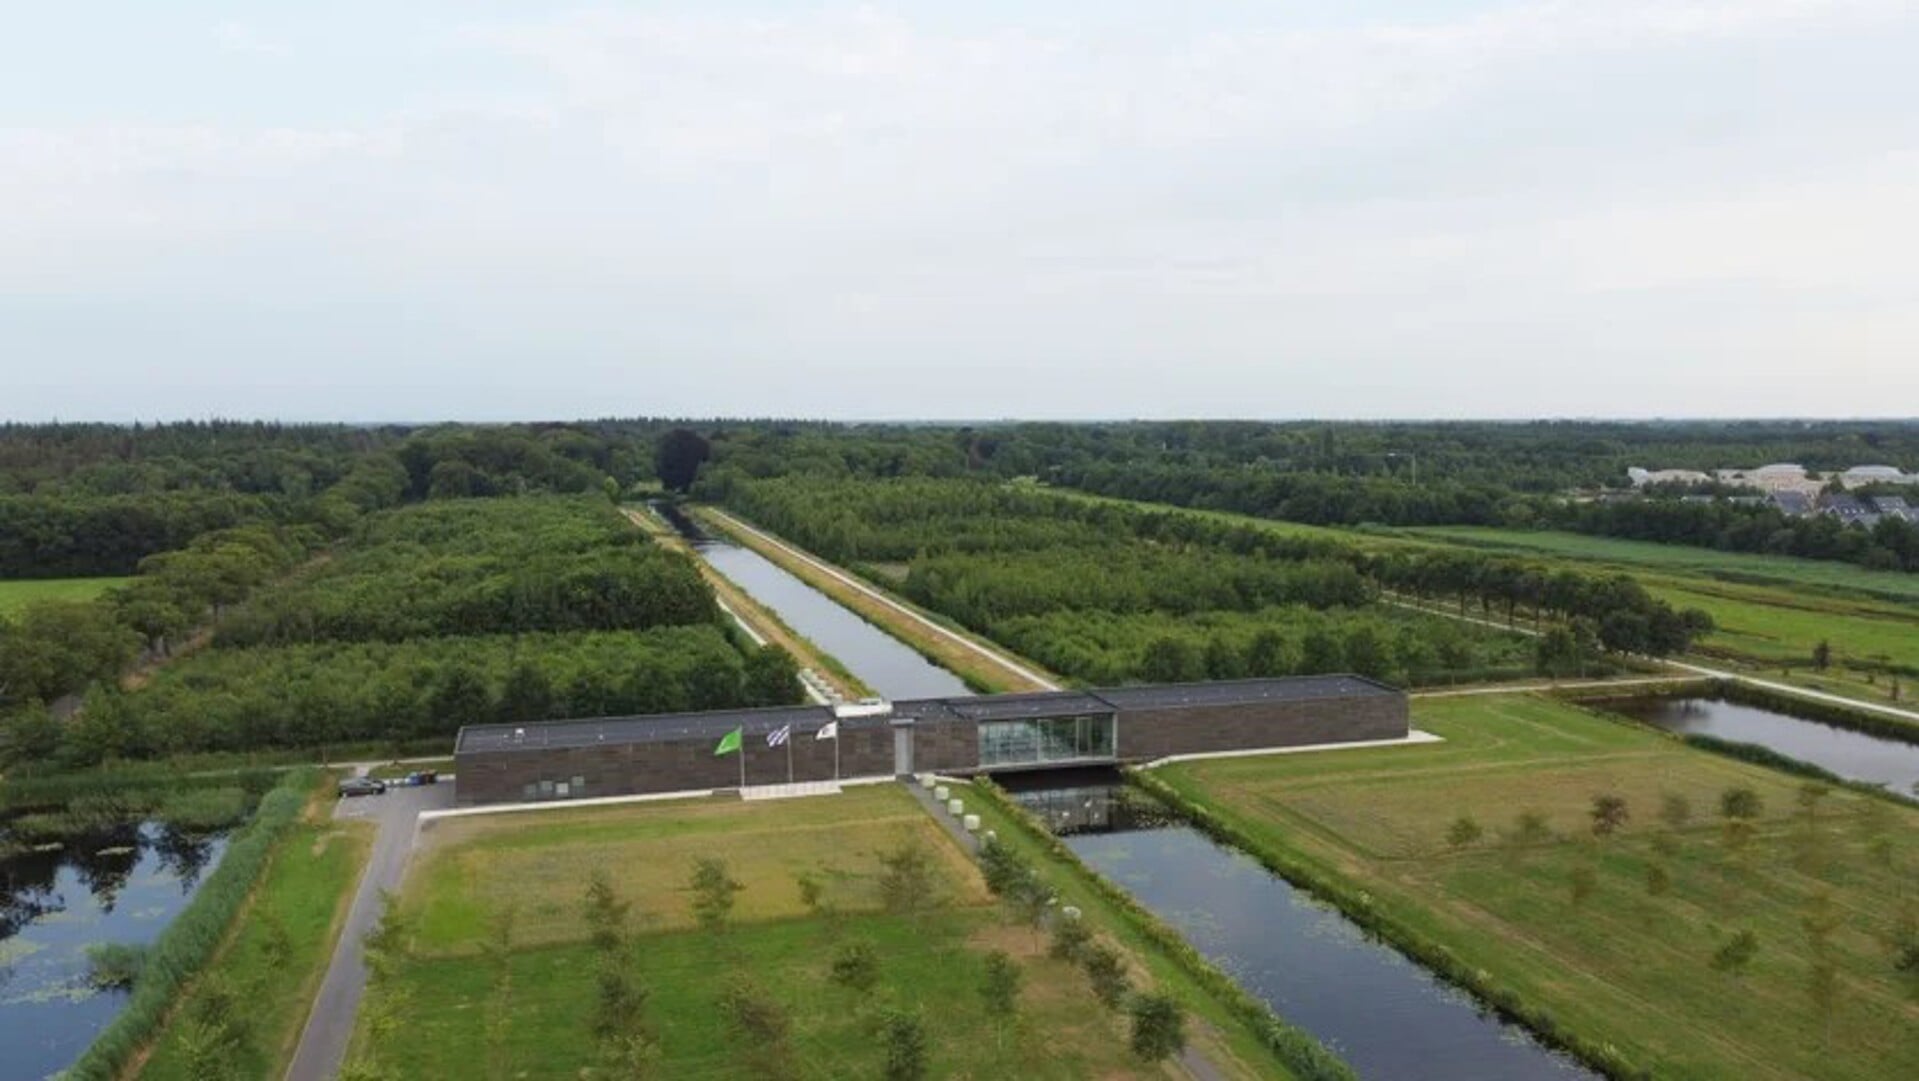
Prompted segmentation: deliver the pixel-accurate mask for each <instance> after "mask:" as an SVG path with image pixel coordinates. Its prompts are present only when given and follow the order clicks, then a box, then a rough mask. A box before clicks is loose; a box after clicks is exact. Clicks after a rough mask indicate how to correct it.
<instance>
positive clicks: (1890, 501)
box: [1870, 495, 1919, 522]
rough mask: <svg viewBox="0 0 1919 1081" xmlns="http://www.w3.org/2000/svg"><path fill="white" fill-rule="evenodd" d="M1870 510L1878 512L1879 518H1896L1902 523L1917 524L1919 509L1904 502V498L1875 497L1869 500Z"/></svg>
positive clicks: (1890, 496)
mask: <svg viewBox="0 0 1919 1081" xmlns="http://www.w3.org/2000/svg"><path fill="white" fill-rule="evenodd" d="M1870 502H1871V503H1872V509H1873V510H1876V511H1878V512H1879V516H1880V517H1881V518H1897V519H1899V520H1900V521H1902V522H1919V507H1915V506H1913V505H1912V504H1910V503H1908V502H1906V500H1905V497H1904V496H1896V495H1876V496H1872V497H1871V499H1870Z"/></svg>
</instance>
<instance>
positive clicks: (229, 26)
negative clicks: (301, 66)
mask: <svg viewBox="0 0 1919 1081" xmlns="http://www.w3.org/2000/svg"><path fill="white" fill-rule="evenodd" d="M213 43H214V44H215V45H216V46H218V47H219V49H220V51H222V52H229V53H240V54H242V55H246V56H280V55H283V54H285V53H286V51H287V49H286V46H285V45H283V44H281V43H280V42H277V41H272V40H269V39H268V38H266V37H264V36H262V35H261V34H260V33H259V32H258V31H256V30H253V29H252V28H250V27H247V26H244V25H242V24H240V23H237V22H232V21H228V22H223V23H219V24H218V25H216V26H214V28H213Z"/></svg>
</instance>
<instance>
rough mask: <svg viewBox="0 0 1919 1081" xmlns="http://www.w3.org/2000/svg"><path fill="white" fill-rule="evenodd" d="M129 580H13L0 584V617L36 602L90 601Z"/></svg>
mask: <svg viewBox="0 0 1919 1081" xmlns="http://www.w3.org/2000/svg"><path fill="white" fill-rule="evenodd" d="M130 581H132V579H131V578H13V579H8V580H6V581H0V616H9V615H12V614H13V613H15V612H18V611H19V610H20V609H22V608H25V607H26V606H27V605H29V604H32V603H34V602H35V601H85V600H92V599H93V598H95V597H97V596H99V595H100V594H102V593H104V592H106V591H107V590H109V589H113V588H115V587H118V586H123V585H125V584H127V583H128V582H130Z"/></svg>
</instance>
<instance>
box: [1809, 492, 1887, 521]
mask: <svg viewBox="0 0 1919 1081" xmlns="http://www.w3.org/2000/svg"><path fill="white" fill-rule="evenodd" d="M1819 513H1821V514H1830V515H1832V516H1833V517H1834V518H1837V519H1839V520H1840V521H1842V522H1844V523H1846V524H1847V525H1864V526H1869V525H1872V524H1873V523H1874V522H1877V521H1878V520H1879V515H1878V513H1877V512H1876V511H1874V510H1873V509H1872V508H1871V507H1869V506H1867V505H1866V504H1865V503H1864V502H1863V501H1861V500H1860V499H1859V497H1858V496H1851V495H1828V496H1822V497H1820V499H1819Z"/></svg>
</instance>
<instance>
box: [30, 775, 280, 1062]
mask: <svg viewBox="0 0 1919 1081" xmlns="http://www.w3.org/2000/svg"><path fill="white" fill-rule="evenodd" d="M315 778H316V774H315V772H314V771H313V770H311V769H300V770H294V771H292V772H290V773H288V774H287V775H286V776H285V777H284V778H282V779H281V781H280V784H279V785H278V786H277V787H275V788H274V789H273V791H271V792H268V793H267V794H266V797H265V798H264V799H262V800H261V801H260V809H259V810H258V811H257V812H256V813H255V814H254V816H253V820H252V821H251V822H248V823H247V824H246V825H245V826H243V827H241V828H240V830H239V832H237V833H235V834H234V836H233V839H232V841H231V842H230V843H229V844H228V845H227V850H226V855H225V856H223V857H222V858H221V860H220V866H219V867H217V868H215V869H214V871H213V873H212V874H211V875H208V876H207V880H206V883H205V884H204V885H202V886H201V887H200V892H199V893H197V894H195V895H194V897H193V900H192V902H190V903H189V904H188V905H187V907H186V908H184V909H182V910H181V912H180V914H179V915H178V916H176V917H174V920H173V922H172V923H171V924H169V925H167V929H166V930H164V931H162V932H160V937H159V938H158V939H156V940H154V943H153V945H152V946H150V947H148V949H147V955H146V963H145V966H144V967H143V968H142V969H141V971H140V976H139V979H137V980H136V981H135V982H134V985H133V996H132V998H131V1000H130V1001H129V1002H128V1003H127V1006H126V1009H124V1010H122V1011H120V1015H119V1016H118V1017H115V1018H114V1019H113V1022H112V1023H111V1024H109V1025H108V1026H107V1027H106V1028H105V1029H104V1030H102V1031H101V1033H100V1035H99V1036H97V1037H95V1038H94V1041H93V1044H92V1046H90V1047H88V1048H87V1050H86V1053H85V1054H82V1055H81V1056H80V1058H79V1060H78V1061H77V1062H75V1063H74V1064H73V1065H72V1066H70V1067H68V1068H67V1071H66V1073H65V1074H63V1075H62V1076H63V1077H65V1078H67V1079H68V1081H112V1079H113V1078H115V1077H117V1076H119V1074H120V1072H121V1071H122V1070H124V1069H126V1066H127V1064H128V1063H129V1062H131V1061H132V1060H133V1057H134V1055H136V1054H137V1053H138V1052H139V1051H140V1049H141V1048H142V1047H145V1046H146V1045H147V1043H148V1042H149V1041H151V1040H152V1039H153V1038H154V1036H155V1035H156V1034H157V1033H158V1032H159V1029H160V1026H161V1024H162V1022H164V1021H165V1020H166V1016H167V1011H168V1010H169V1009H170V1008H171V1007H172V1006H173V1004H174V1002H175V1001H176V1000H177V999H178V998H179V996H180V994H181V991H182V990H183V989H184V988H185V987H186V985H187V984H188V983H189V982H190V981H191V980H192V979H193V978H194V977H195V976H197V975H198V974H199V972H200V970H201V968H203V967H204V966H205V965H206V963H207V962H208V961H209V960H211V959H212V957H213V954H214V951H215V950H217V949H218V948H219V945H220V943H221V941H222V940H223V939H225V938H226V934H227V929H228V927H229V926H230V925H231V924H232V923H233V920H234V917H235V916H237V915H238V914H239V912H240V908H241V906H243V905H244V904H245V903H246V899H247V895H248V894H249V893H251V892H252V891H253V885H254V883H255V881H257V880H258V879H259V877H260V872H261V871H262V870H264V869H265V867H266V865H267V860H268V857H269V856H271V855H272V852H273V847H274V845H275V844H276V843H277V842H278V841H279V840H280V838H281V837H282V836H284V835H285V834H286V832H287V830H288V829H289V828H290V827H291V826H292V825H293V824H294V823H295V822H296V821H298V820H299V817H300V813H301V811H302V809H303V808H304V807H305V806H306V800H307V793H308V791H309V790H310V789H312V787H313V784H314V781H315Z"/></svg>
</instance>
